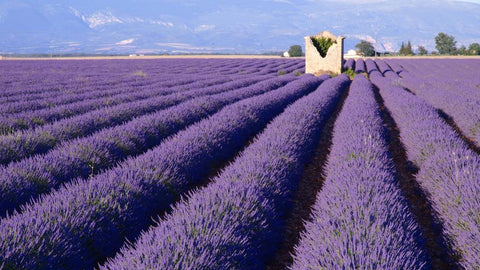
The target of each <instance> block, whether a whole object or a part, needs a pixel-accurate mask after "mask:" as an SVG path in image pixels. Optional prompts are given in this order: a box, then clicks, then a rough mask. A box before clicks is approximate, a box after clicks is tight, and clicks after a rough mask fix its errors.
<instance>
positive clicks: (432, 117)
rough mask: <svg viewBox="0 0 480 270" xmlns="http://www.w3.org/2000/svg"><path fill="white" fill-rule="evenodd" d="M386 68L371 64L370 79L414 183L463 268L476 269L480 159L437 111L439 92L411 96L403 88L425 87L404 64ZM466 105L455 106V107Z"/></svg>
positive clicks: (479, 248)
mask: <svg viewBox="0 0 480 270" xmlns="http://www.w3.org/2000/svg"><path fill="white" fill-rule="evenodd" d="M388 63H390V65H387V63H385V62H384V61H381V60H377V61H376V63H375V62H374V61H372V60H367V63H366V64H367V65H366V66H367V69H368V73H369V75H370V79H371V81H372V82H373V83H374V84H375V85H376V86H377V87H378V88H379V90H380V94H381V96H382V98H383V100H384V101H385V105H386V106H387V108H388V109H389V110H390V112H391V114H392V117H393V118H394V120H395V122H396V124H397V125H398V128H399V130H400V137H401V141H402V143H403V144H404V145H405V147H406V150H407V155H408V159H409V160H410V161H412V162H413V163H414V164H415V165H416V166H417V167H418V168H419V172H418V173H417V174H416V180H417V181H418V183H419V184H420V186H421V188H422V189H423V190H424V191H425V193H426V194H427V197H428V200H429V201H430V202H431V204H432V207H433V210H434V212H435V213H436V215H437V217H438V218H439V220H440V222H441V223H442V225H443V227H444V234H445V237H446V239H444V241H445V243H446V244H448V245H451V246H452V248H453V249H454V251H455V252H456V253H457V256H459V257H460V259H459V264H460V265H461V266H462V267H463V268H465V269H478V268H479V267H480V256H479V255H478V254H480V244H479V243H480V200H479V199H478V198H479V197H478V194H479V192H480V182H479V181H478V180H479V179H480V156H479V154H478V153H477V152H475V149H472V148H471V147H470V146H469V145H468V144H467V143H466V142H465V141H464V140H462V139H461V136H460V135H459V134H458V133H457V132H456V131H455V130H454V128H453V127H452V126H450V125H449V124H447V122H445V121H444V119H443V118H442V117H441V114H439V112H438V111H437V109H436V108H434V107H433V106H438V105H439V104H441V103H440V102H439V103H437V102H436V101H435V102H434V100H440V99H436V97H435V94H434V92H435V91H437V88H433V89H428V90H425V91H428V92H431V94H430V95H424V94H420V95H415V94H412V93H411V92H409V91H407V90H406V89H405V88H403V87H401V86H400V85H402V84H403V85H405V86H406V85H408V86H410V87H413V88H414V89H417V90H419V89H421V88H422V86H418V84H422V83H423V81H422V80H417V81H416V82H417V84H415V83H414V82H413V80H412V76H413V75H411V73H412V72H411V71H409V70H408V69H405V68H404V67H403V65H401V63H398V62H397V61H392V60H389V61H388ZM392 67H393V69H392ZM394 70H395V72H394ZM407 82H408V83H407ZM431 87H433V85H432V86H431ZM414 91H415V90H414ZM420 91H423V90H420ZM415 92H416V91H415ZM459 92H461V91H459ZM443 94H445V91H444V90H443V89H442V88H438V95H437V96H442V95H443ZM460 96H461V95H460V94H458V93H456V96H455V97H452V100H450V101H449V102H452V103H455V102H456V100H462V99H460V98H459V97H460ZM422 97H425V98H426V100H424V99H422ZM437 98H438V97H437ZM457 98H458V99H457ZM427 101H428V102H427ZM430 102H431V103H432V104H431V103H430ZM432 105H433V106H432ZM463 105H464V104H461V103H457V106H460V107H461V106H463ZM475 109H476V110H474V111H472V113H475V112H476V111H478V106H477V107H476V108H475ZM459 110H460V111H461V110H462V109H461V108H459ZM457 116H458V115H457Z"/></svg>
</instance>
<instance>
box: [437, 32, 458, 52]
mask: <svg viewBox="0 0 480 270" xmlns="http://www.w3.org/2000/svg"><path fill="white" fill-rule="evenodd" d="M456 43H457V42H456V41H455V37H453V36H450V35H447V34H445V33H438V35H437V36H436V37H435V48H437V50H438V53H439V54H455V52H456V51H457V48H456V47H455V44H456Z"/></svg>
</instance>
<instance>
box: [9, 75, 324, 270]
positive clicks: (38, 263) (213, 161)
mask: <svg viewBox="0 0 480 270" xmlns="http://www.w3.org/2000/svg"><path fill="white" fill-rule="evenodd" d="M292 79H293V80H294V81H293V82H291V83H288V84H287V85H285V86H284V87H281V88H279V89H277V90H274V91H271V92H268V93H265V94H262V95H260V96H258V97H252V98H248V99H244V100H242V101H240V102H237V103H235V104H232V105H229V106H227V107H225V108H224V109H222V110H220V111H219V112H218V113H216V114H214V115H213V116H211V117H209V118H207V119H204V120H202V121H200V122H198V123H196V124H193V125H191V126H189V127H188V128H186V129H185V130H183V131H180V132H178V133H177V134H176V135H174V136H173V137H171V138H169V139H167V140H164V141H163V142H162V143H160V144H159V145H158V146H156V147H154V148H152V149H151V150H150V151H148V152H146V153H145V154H142V155H140V156H137V157H135V158H128V159H127V160H126V161H124V162H122V163H120V164H119V165H118V166H116V167H115V168H113V169H111V170H108V171H105V172H103V173H101V174H99V175H96V176H93V177H91V178H89V179H85V180H80V179H77V180H75V181H73V182H70V183H68V184H66V185H64V186H62V187H61V188H60V189H58V190H56V191H53V192H51V193H49V194H48V195H46V196H42V197H41V198H39V199H37V200H35V201H34V202H32V203H31V204H28V205H26V206H24V207H22V209H21V210H20V213H14V214H13V215H12V216H7V217H6V218H4V219H2V220H1V221H0V228H1V229H0V230H1V231H0V238H1V239H2V240H1V241H0V242H1V243H2V244H1V246H0V252H1V253H0V260H1V261H2V262H3V263H4V266H5V267H6V268H7V269H8V268H15V267H20V268H57V269H58V268H67V269H71V268H91V267H93V266H94V265H95V264H96V263H98V262H102V261H103V260H105V259H106V258H108V257H110V256H112V255H114V254H115V252H116V251H117V250H118V249H119V248H120V247H121V246H122V245H123V244H124V242H125V241H128V240H130V241H132V240H133V239H135V237H136V236H137V235H138V234H139V233H140V232H141V231H142V230H144V229H145V228H147V227H148V226H149V225H150V224H151V218H152V217H154V216H156V215H158V214H159V213H163V212H165V211H167V210H168V209H169V208H170V207H171V205H172V203H173V202H175V201H176V200H178V199H179V196H180V195H182V194H184V193H185V192H186V191H188V190H189V189H191V188H194V187H195V186H198V185H199V184H200V183H202V182H204V181H206V180H207V179H208V177H209V176H210V175H211V174H212V173H215V172H216V171H217V170H219V169H220V168H221V167H222V163H223V162H225V161H227V160H229V159H230V158H231V157H233V155H234V154H235V153H237V152H238V151H239V150H240V149H241V148H242V147H243V146H244V145H245V143H246V142H247V141H248V140H250V139H251V138H252V136H254V135H255V134H256V133H258V132H259V131H260V130H261V129H262V128H263V127H264V126H265V125H266V124H267V123H268V122H269V121H270V120H271V119H272V118H273V117H275V115H277V114H279V113H280V112H281V111H282V110H283V108H285V107H286V106H287V105H288V104H289V103H291V102H293V101H294V100H296V99H298V98H300V97H301V96H303V95H305V94H307V93H309V92H311V91H312V90H314V89H315V88H316V86H317V85H318V84H319V83H320V82H321V81H322V79H319V78H315V77H313V76H302V77H300V78H299V79H296V77H295V78H294V77H291V78H290V79H289V78H284V79H282V78H279V79H274V80H271V82H270V84H273V85H274V87H273V88H275V85H277V87H278V86H280V85H282V84H285V83H286V82H288V81H289V80H292ZM295 79H296V80H295ZM279 83H280V85H278V84H279ZM265 84H268V83H264V85H258V86H257V90H256V92H257V93H258V94H260V93H261V92H262V91H265V90H263V89H265V88H266V87H265V86H266V85H265ZM270 88H272V87H270ZM267 91H268V90H267ZM244 92H245V91H238V92H237V95H241V94H242V93H243V94H244ZM252 92H255V91H253V90H252ZM232 93H233V92H232ZM252 94H253V93H252ZM244 95H245V94H244ZM239 98H240V97H237V99H239ZM207 101H208V99H204V100H203V102H207ZM230 102H233V100H232V101H230ZM220 103H221V101H220ZM211 106H213V107H215V104H212V105H211ZM217 106H218V105H217ZM220 107H221V106H220ZM218 109H219V108H217V109H216V110H218ZM175 120H176V119H175ZM185 121H187V119H185ZM153 128H155V127H153Z"/></svg>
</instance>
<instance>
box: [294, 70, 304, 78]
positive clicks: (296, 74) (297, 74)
mask: <svg viewBox="0 0 480 270" xmlns="http://www.w3.org/2000/svg"><path fill="white" fill-rule="evenodd" d="M293 74H295V76H297V77H298V76H301V75H302V73H301V72H300V71H298V70H295V72H294V73H293Z"/></svg>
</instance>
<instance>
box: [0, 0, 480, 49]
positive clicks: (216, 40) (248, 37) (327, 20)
mask: <svg viewBox="0 0 480 270" xmlns="http://www.w3.org/2000/svg"><path fill="white" fill-rule="evenodd" d="M323 30H330V31H331V32H333V33H334V34H336V35H343V36H345V37H346V40H345V49H346V50H348V49H352V48H354V46H355V44H356V43H358V42H359V41H360V40H361V39H366V40H368V41H371V42H375V36H377V41H378V48H379V50H380V51H398V49H399V48H400V44H401V42H403V41H405V42H406V41H408V40H410V41H411V43H412V45H413V46H414V48H416V46H418V45H422V46H424V47H426V48H427V49H428V50H429V51H431V50H434V49H435V41H434V38H435V36H436V35H437V34H438V33H439V32H445V33H447V34H450V35H453V36H454V37H455V39H456V41H457V46H459V45H466V46H468V45H469V44H470V43H473V42H478V43H480V1H475V0H469V1H467V0H464V1H459V0H425V1H417V0H405V1H389V0H357V1H353V0H340V1H338V0H337V1H333V0H300V1H293V0H292V1H290V0H256V1H252V0H245V1H225V0H219V1H214V0H204V1H200V0H190V1H187V0H161V1H154V0H138V1H134V0H131V1H125V0H117V1H109V0H98V1H81V0H64V1H61V0H50V1H47V0H2V2H0V37H1V38H0V54H12V53H95V54H130V53H137V54H151V53H155V54H159V53H266V52H274V51H285V50H288V48H289V47H290V46H291V45H294V44H300V45H302V46H303V44H304V36H307V35H313V34H316V33H318V32H320V31H323Z"/></svg>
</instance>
